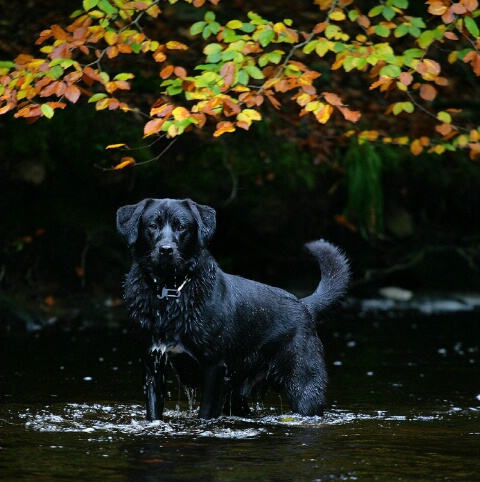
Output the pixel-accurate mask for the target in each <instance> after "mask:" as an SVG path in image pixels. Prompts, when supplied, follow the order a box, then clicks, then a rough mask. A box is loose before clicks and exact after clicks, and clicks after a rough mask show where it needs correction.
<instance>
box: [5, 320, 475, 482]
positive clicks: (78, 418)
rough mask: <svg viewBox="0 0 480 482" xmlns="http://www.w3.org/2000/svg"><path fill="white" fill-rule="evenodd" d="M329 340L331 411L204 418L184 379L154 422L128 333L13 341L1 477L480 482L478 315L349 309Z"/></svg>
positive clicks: (271, 405) (268, 410) (8, 348)
mask: <svg viewBox="0 0 480 482" xmlns="http://www.w3.org/2000/svg"><path fill="white" fill-rule="evenodd" d="M323 339H324V340H325V346H326V351H327V360H328V363H329V372H330V379H331V383H330V386H329V396H330V408H329V409H328V410H327V412H326V414H325V416H324V417H299V416H296V415H292V414H291V413H289V412H288V405H287V403H286V399H285V397H282V398H278V396H276V395H273V396H270V397H269V398H267V399H265V400H263V402H262V401H259V403H258V404H257V405H256V406H255V405H254V407H255V410H254V415H253V417H251V418H236V417H222V418H221V419H219V420H217V421H209V422H205V421H201V420H198V419H197V418H196V413H195V410H192V409H191V408H190V406H189V403H188V397H186V395H185V394H184V393H183V391H182V390H179V387H177V386H176V385H175V383H172V384H171V399H170V401H169V405H168V407H169V409H168V410H167V412H166V418H165V421H163V422H153V423H148V422H146V421H145V413H144V408H143V405H142V404H141V398H142V396H141V395H142V394H141V393H140V390H141V382H140V373H139V366H138V363H137V355H136V353H135V350H134V346H133V344H132V340H131V337H130V335H129V333H128V332H125V333H122V332H119V331H117V332H111V331H109V332H103V331H99V332H89V331H86V332H83V333H80V332H77V333H50V334H49V333H41V334H38V335H36V336H35V337H17V338H10V339H8V340H5V339H4V340H2V341H7V343H2V347H0V357H1V361H2V364H1V369H2V373H1V382H2V391H1V394H0V397H1V401H2V403H1V404H0V430H1V437H0V467H1V471H0V480H15V481H20V482H27V481H29V482H30V481H36V480H49V481H50V480H53V481H55V480H59V481H60V480H61V481H64V480H99V481H100V480H101V481H102V482H110V481H135V482H137V481H141V482H151V481H183V480H184V481H222V482H223V481H252V480H262V481H264V480H265V481H291V480H293V481H314V480H318V481H330V480H334V481H336V480H365V481H370V480H379V481H388V482H390V481H392V480H407V481H409V480H425V481H427V480H432V481H434V480H435V481H436V480H455V481H465V482H466V481H468V482H471V481H474V480H478V474H479V473H480V461H479V457H478V454H479V453H480V359H479V347H480V320H479V319H478V317H477V316H470V317H459V316H455V317H454V318H451V317H435V318H428V319H425V318H405V319H400V320H399V319H395V320H392V319H381V318H375V319H371V320H368V321H367V320H362V321H359V320H358V319H344V320H341V321H338V322H337V323H335V324H334V325H332V326H330V327H328V329H327V330H326V332H325V333H324V334H323ZM192 404H193V407H195V403H194V402H192Z"/></svg>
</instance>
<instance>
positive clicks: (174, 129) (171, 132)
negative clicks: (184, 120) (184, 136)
mask: <svg viewBox="0 0 480 482" xmlns="http://www.w3.org/2000/svg"><path fill="white" fill-rule="evenodd" d="M167 134H168V135H169V136H170V137H175V136H176V135H177V134H178V127H177V126H176V125H175V124H172V125H171V126H170V127H169V128H168V130H167Z"/></svg>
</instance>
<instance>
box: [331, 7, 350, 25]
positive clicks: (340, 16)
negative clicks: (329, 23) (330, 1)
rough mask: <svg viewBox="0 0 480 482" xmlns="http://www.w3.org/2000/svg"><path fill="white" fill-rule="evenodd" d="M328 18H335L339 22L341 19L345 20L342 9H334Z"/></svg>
mask: <svg viewBox="0 0 480 482" xmlns="http://www.w3.org/2000/svg"><path fill="white" fill-rule="evenodd" d="M328 18H330V20H335V21H337V22H341V21H342V20H345V18H346V16H345V13H344V12H343V10H340V9H337V10H334V11H333V12H332V13H331V14H330V15H329V16H328Z"/></svg>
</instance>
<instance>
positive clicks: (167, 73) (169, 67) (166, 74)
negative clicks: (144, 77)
mask: <svg viewBox="0 0 480 482" xmlns="http://www.w3.org/2000/svg"><path fill="white" fill-rule="evenodd" d="M174 69H175V67H174V66H173V65H167V66H166V67H164V68H163V69H162V70H161V71H160V77H161V78H162V79H163V80H165V79H168V78H169V77H170V76H171V75H172V74H173V71H174Z"/></svg>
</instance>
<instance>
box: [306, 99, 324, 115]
mask: <svg viewBox="0 0 480 482" xmlns="http://www.w3.org/2000/svg"><path fill="white" fill-rule="evenodd" d="M319 107H320V102H318V100H314V101H312V102H309V103H308V104H307V105H306V106H305V111H306V112H313V111H314V110H315V109H317V108H319Z"/></svg>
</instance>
